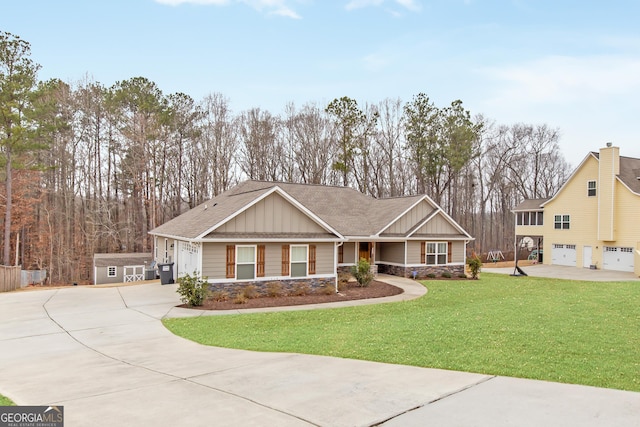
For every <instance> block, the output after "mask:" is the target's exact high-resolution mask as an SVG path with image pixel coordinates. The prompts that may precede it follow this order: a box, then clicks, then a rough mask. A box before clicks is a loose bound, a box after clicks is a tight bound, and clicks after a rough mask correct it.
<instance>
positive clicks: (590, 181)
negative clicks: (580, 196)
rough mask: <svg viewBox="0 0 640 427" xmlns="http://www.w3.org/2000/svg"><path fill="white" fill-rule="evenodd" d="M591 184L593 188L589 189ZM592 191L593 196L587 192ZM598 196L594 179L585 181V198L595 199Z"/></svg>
mask: <svg viewBox="0 0 640 427" xmlns="http://www.w3.org/2000/svg"><path fill="white" fill-rule="evenodd" d="M592 182H593V188H591V187H590V184H591V183H592ZM591 190H593V192H594V194H593V195H591V194H589V191H591ZM597 195H598V182H597V181H596V180H595V179H591V180H589V181H587V197H596V196H597Z"/></svg>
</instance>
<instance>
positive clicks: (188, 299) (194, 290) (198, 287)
mask: <svg viewBox="0 0 640 427" xmlns="http://www.w3.org/2000/svg"><path fill="white" fill-rule="evenodd" d="M177 292H178V293H179V294H180V300H181V301H182V302H183V303H184V304H187V305H188V306H189V307H198V306H201V305H202V303H203V302H204V300H205V299H206V298H207V295H208V294H209V283H208V282H207V278H206V277H203V278H200V277H198V273H194V275H193V276H190V275H189V274H186V275H184V276H182V277H180V278H178V289H177Z"/></svg>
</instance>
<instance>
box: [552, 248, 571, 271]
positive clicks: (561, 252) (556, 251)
mask: <svg viewBox="0 0 640 427" xmlns="http://www.w3.org/2000/svg"><path fill="white" fill-rule="evenodd" d="M576 259H577V257H576V245H565V244H560V243H554V244H553V247H552V251H551V264H554V265H568V266H571V267H575V266H576Z"/></svg>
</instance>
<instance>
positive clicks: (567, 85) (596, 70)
mask: <svg viewBox="0 0 640 427" xmlns="http://www.w3.org/2000/svg"><path fill="white" fill-rule="evenodd" d="M484 73H486V74H487V75H488V77H489V78H490V79H491V80H493V81H494V82H498V84H500V85H501V86H502V87H501V88H499V89H498V90H497V93H496V96H495V97H494V98H493V100H492V102H496V103H497V102H505V101H508V102H512V101H514V100H517V99H520V100H526V101H527V102H538V103H568V102H573V101H576V100H581V99H595V98H597V97H599V96H603V95H604V96H610V95H623V94H627V93H630V92H632V91H640V58H638V57H629V56H622V55H600V56H589V57H568V56H550V57H546V58H542V59H539V60H536V61H531V62H528V63H524V64H519V65H510V66H507V67H501V68H496V67H492V68H488V69H485V70H484Z"/></svg>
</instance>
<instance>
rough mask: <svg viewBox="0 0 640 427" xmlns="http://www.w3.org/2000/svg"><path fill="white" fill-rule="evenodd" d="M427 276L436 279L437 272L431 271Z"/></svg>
mask: <svg viewBox="0 0 640 427" xmlns="http://www.w3.org/2000/svg"><path fill="white" fill-rule="evenodd" d="M427 277H428V278H429V279H435V278H436V274H435V273H429V274H427Z"/></svg>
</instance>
